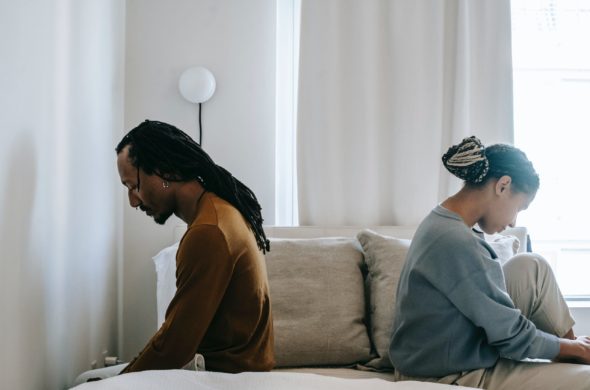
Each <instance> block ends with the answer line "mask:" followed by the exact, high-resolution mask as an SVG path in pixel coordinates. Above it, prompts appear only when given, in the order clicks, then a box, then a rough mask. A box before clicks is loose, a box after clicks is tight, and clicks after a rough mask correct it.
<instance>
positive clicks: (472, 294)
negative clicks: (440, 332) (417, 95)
mask: <svg viewBox="0 0 590 390" xmlns="http://www.w3.org/2000/svg"><path fill="white" fill-rule="evenodd" d="M442 250H444V251H445V252H446V253H447V256H446V258H447V259H448V262H447V263H446V264H438V265H436V266H435V268H436V269H435V270H430V272H431V273H430V280H431V282H432V283H433V285H435V286H436V287H437V288H438V289H440V290H441V291H443V292H444V293H445V295H446V296H447V298H448V299H449V300H450V301H451V302H452V304H453V305H454V306H455V307H456V308H457V310H459V311H460V312H461V313H462V314H463V315H464V316H465V317H467V318H468V319H469V320H470V321H471V322H472V323H473V324H474V325H475V326H476V327H478V328H480V329H483V331H484V332H485V334H486V338H487V342H488V344H489V345H491V346H493V347H495V348H496V349H497V350H498V353H499V354H500V356H502V357H504V358H508V359H513V360H521V359H524V358H542V359H552V358H554V357H555V356H556V355H557V354H558V352H559V339H558V338H557V337H556V336H554V335H550V334H548V333H545V332H543V331H540V330H538V329H537V328H536V327H535V325H534V324H533V323H532V322H531V321H530V320H528V319H527V318H526V317H525V316H524V315H522V313H521V312H520V310H518V309H517V308H516V307H515V306H514V303H513V302H512V299H511V298H510V296H509V295H508V293H507V291H506V285H505V282H504V274H503V272H502V268H501V266H500V264H499V263H498V262H497V261H495V260H493V259H492V258H491V255H489V256H486V253H487V250H486V249H485V248H484V247H483V246H482V245H480V244H479V243H478V241H477V239H476V238H475V237H472V238H469V239H465V240H462V241H460V242H458V243H457V242H451V241H449V242H448V245H445V247H444V248H443V249H442ZM450 281H453V282H450Z"/></svg>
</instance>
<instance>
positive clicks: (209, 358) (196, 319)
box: [121, 192, 274, 373]
mask: <svg viewBox="0 0 590 390" xmlns="http://www.w3.org/2000/svg"><path fill="white" fill-rule="evenodd" d="M176 267H177V270H176V287H177V291H176V294H175V295H174V298H173V299H172V301H171V302H170V306H169V307H168V310H167V311H166V319H165V321H164V323H163V324H162V327H161V328H160V329H159V330H158V332H157V333H156V334H155V335H154V336H153V337H152V338H151V340H150V341H149V342H148V344H147V346H146V347H145V348H144V349H143V351H141V353H140V354H139V355H138V356H137V357H136V358H135V359H134V360H132V361H131V363H129V365H128V366H127V367H126V368H125V369H124V370H123V371H122V372H121V373H127V372H134V371H143V370H156V369H175V368H182V367H183V366H185V365H186V364H187V363H188V362H190V361H191V359H192V358H193V357H194V356H195V354H196V353H200V354H201V355H203V356H204V357H205V365H206V368H207V370H209V371H221V372H230V373H237V372H242V371H268V370H270V369H272V368H273V367H274V339H273V325H272V312H271V305H270V297H269V289H268V277H267V273H266V264H265V261H264V256H263V254H262V252H260V250H259V249H258V246H257V244H256V240H255V238H254V235H253V234H252V232H251V231H250V229H249V226H248V224H247V222H246V220H245V219H244V218H243V216H242V215H241V214H240V212H239V211H238V210H237V209H236V208H235V207H233V206H232V205H231V204H229V203H228V202H226V201H225V200H223V199H221V198H219V197H218V196H216V195H215V194H213V193H211V192H206V193H205V194H204V195H203V196H202V198H201V199H200V201H199V205H198V207H197V216H196V218H195V220H194V221H193V223H192V224H191V225H190V226H189V227H188V230H187V231H186V233H185V234H184V236H183V237H182V240H181V241H180V245H179V247H178V253H177V255H176Z"/></svg>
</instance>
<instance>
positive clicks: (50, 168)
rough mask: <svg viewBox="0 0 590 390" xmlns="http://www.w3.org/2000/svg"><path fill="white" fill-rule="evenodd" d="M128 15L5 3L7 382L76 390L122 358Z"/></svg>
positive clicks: (116, 5)
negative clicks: (107, 355)
mask: <svg viewBox="0 0 590 390" xmlns="http://www.w3.org/2000/svg"><path fill="white" fill-rule="evenodd" d="M124 23H125V7H124V4H122V3H121V2H119V1H118V0H110V1H104V0H88V1H85V2H77V1H74V0H70V1H66V0H62V1H57V0H56V1H41V0H29V1H18V2H17V1H14V2H9V1H5V2H2V3H1V5H0V56H1V60H0V85H1V86H2V88H0V136H1V142H0V185H1V188H2V191H0V248H1V252H0V253H1V255H0V256H1V258H0V269H1V271H0V313H1V316H2V320H1V322H0V327H1V329H0V337H1V339H0V344H1V345H2V348H1V349H0V383H1V386H0V387H2V388H6V389H58V388H65V387H66V386H68V385H69V384H71V381H72V380H73V378H74V377H75V376H76V375H77V374H78V373H79V372H80V371H82V370H86V369H88V368H89V366H90V363H91V361H93V360H98V359H99V358H100V357H101V355H102V351H103V350H108V351H111V352H112V351H114V350H115V349H116V343H117V339H116V330H117V329H116V325H117V307H116V301H117V299H116V297H117V290H116V289H117V274H116V268H117V262H118V253H119V252H120V243H121V238H120V237H121V235H122V232H121V223H120V222H119V219H118V217H117V214H118V210H120V209H121V202H122V200H121V199H122V196H121V194H120V193H119V192H118V191H117V190H118V188H116V187H115V186H116V184H117V181H118V180H117V177H116V169H115V165H114V164H115V158H114V157H115V156H114V152H113V147H114V146H113V141H114V139H115V138H118V137H119V135H120V133H121V129H122V124H123V123H122V121H123V112H122V105H123V59H124V57H123V43H122V42H123V40H122V36H123V34H124Z"/></svg>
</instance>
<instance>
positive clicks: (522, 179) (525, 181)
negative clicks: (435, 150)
mask: <svg viewBox="0 0 590 390" xmlns="http://www.w3.org/2000/svg"><path fill="white" fill-rule="evenodd" d="M442 161H443V164H444V166H445V168H447V170H448V171H449V172H451V173H452V174H453V175H455V176H457V177H458V178H459V179H462V180H465V184H466V185H469V186H472V187H477V186H482V185H484V184H485V183H486V182H487V181H488V180H489V179H492V178H495V179H499V178H500V177H502V176H510V178H511V179H512V185H513V186H514V189H515V190H516V191H518V192H524V193H527V194H534V193H535V192H537V190H538V189H539V175H538V174H537V172H536V171H535V168H534V167H533V164H532V163H531V162H530V161H529V159H528V158H527V156H526V154H524V152H523V151H522V150H520V149H518V148H515V147H514V146H511V145H505V144H495V145H492V146H488V147H484V146H483V145H482V143H481V141H480V140H479V139H477V137H475V136H471V137H468V138H465V139H463V141H462V142H461V143H460V144H458V145H454V146H451V147H450V148H449V150H448V151H447V152H446V153H445V154H444V155H443V156H442Z"/></svg>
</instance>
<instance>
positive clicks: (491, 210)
mask: <svg viewBox="0 0 590 390" xmlns="http://www.w3.org/2000/svg"><path fill="white" fill-rule="evenodd" d="M512 188H513V187H512V182H511V179H510V177H509V176H503V177H501V178H500V179H499V180H498V181H497V182H496V183H495V185H494V197H493V199H492V201H491V202H490V205H489V207H488V209H487V210H486V213H485V214H484V215H483V216H482V218H481V219H480V220H479V221H478V225H479V227H480V228H481V229H482V230H483V231H484V232H486V233H487V234H494V233H499V232H501V231H503V230H504V229H506V228H508V227H514V226H515V225H516V217H517V215H518V213H519V212H521V211H523V210H526V209H527V208H528V207H529V204H530V203H531V202H532V201H533V199H534V198H535V194H527V193H524V192H517V191H513V190H512Z"/></svg>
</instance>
